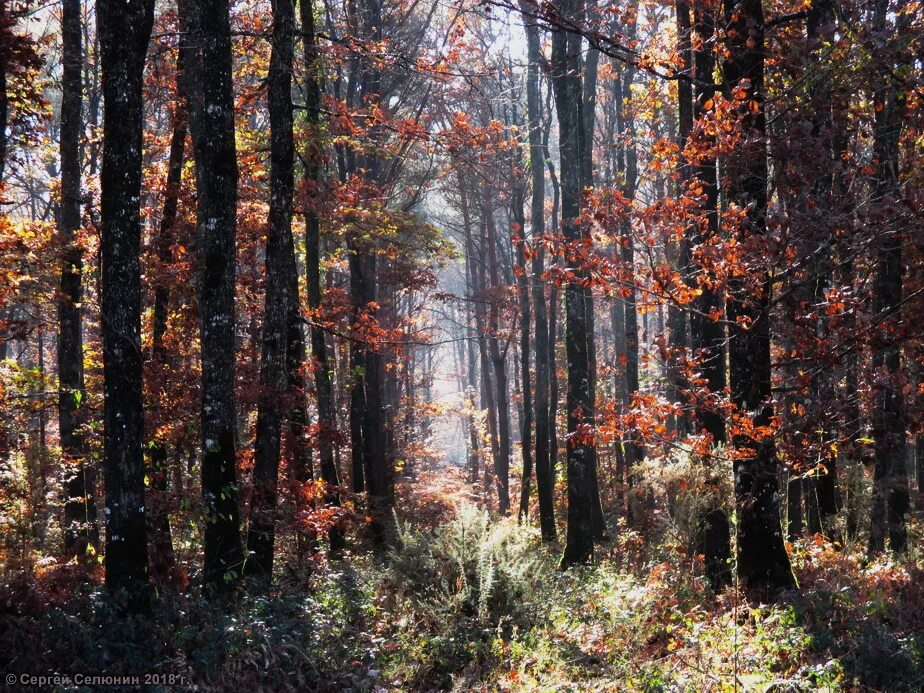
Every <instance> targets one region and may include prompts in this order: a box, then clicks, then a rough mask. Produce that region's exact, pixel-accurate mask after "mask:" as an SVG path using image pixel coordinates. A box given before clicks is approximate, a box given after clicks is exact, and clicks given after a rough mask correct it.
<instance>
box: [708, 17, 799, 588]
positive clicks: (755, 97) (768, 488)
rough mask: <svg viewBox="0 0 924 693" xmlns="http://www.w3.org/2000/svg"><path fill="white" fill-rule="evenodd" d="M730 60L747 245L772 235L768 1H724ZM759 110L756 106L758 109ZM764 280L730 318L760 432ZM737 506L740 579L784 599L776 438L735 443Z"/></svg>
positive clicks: (739, 380)
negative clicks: (765, 30) (766, 84)
mask: <svg viewBox="0 0 924 693" xmlns="http://www.w3.org/2000/svg"><path fill="white" fill-rule="evenodd" d="M723 8H724V12H725V21H726V22H727V23H728V25H729V27H730V29H731V31H729V33H728V39H727V48H728V57H727V58H726V61H725V63H724V65H723V72H724V76H725V82H726V85H727V88H728V89H729V90H731V91H744V92H745V93H746V97H745V98H744V99H742V100H739V101H738V103H739V113H740V117H741V127H742V130H743V139H744V141H743V143H742V145H741V147H740V148H739V150H738V151H736V152H735V153H734V156H730V157H729V161H728V169H729V170H728V178H729V189H730V190H729V199H730V200H731V201H733V202H735V203H736V204H738V206H739V207H741V208H742V209H745V210H747V211H746V218H745V220H744V223H743V224H742V227H741V228H739V229H738V230H737V235H738V238H739V243H740V242H744V241H745V240H746V239H750V238H760V237H763V236H764V235H765V234H766V230H767V226H766V224H767V216H766V215H767V151H766V118H765V114H764V103H763V101H764V80H763V77H764V36H763V10H762V7H761V3H760V0H743V1H742V2H740V3H738V2H736V1H735V0H724V3H723ZM752 104H756V107H755V106H753V105H752ZM754 271H755V272H761V273H762V275H761V282H760V294H759V295H756V296H753V295H746V293H745V292H746V289H745V287H744V286H743V282H742V281H741V280H740V279H733V280H730V281H729V293H730V295H729V297H728V307H727V310H728V317H729V320H730V321H732V322H734V323H736V326H735V327H734V328H733V330H732V333H731V335H730V339H729V364H730V384H731V391H732V401H733V402H734V403H735V405H737V407H738V408H739V410H740V411H741V412H742V413H750V414H753V416H754V424H755V426H769V425H770V424H771V420H772V416H773V404H772V398H771V389H770V371H771V365H770V363H771V362H770V320H769V317H770V316H769V311H770V290H771V284H770V277H769V275H768V274H767V272H766V270H761V269H755V270H754ZM733 442H734V446H735V453H736V459H735V463H734V469H735V502H736V506H737V516H738V546H737V549H738V577H739V580H740V582H741V584H742V585H743V586H744V587H745V588H746V589H748V590H766V591H768V592H771V593H773V592H776V591H777V590H781V589H790V588H794V587H795V586H796V581H795V577H794V576H793V573H792V568H791V567H790V564H789V556H788V555H787V553H786V547H785V545H784V544H783V534H782V528H781V526H780V513H779V482H778V480H777V465H776V453H775V450H774V444H773V439H772V437H764V438H762V439H759V440H754V439H752V438H750V437H745V436H743V435H738V436H735V439H734V441H733Z"/></svg>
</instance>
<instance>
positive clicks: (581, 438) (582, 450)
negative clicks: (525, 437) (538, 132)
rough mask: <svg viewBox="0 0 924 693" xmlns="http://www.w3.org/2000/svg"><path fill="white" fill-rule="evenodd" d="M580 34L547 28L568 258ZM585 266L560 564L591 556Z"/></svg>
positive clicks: (579, 108) (579, 122) (573, 354)
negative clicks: (566, 530) (550, 39)
mask: <svg viewBox="0 0 924 693" xmlns="http://www.w3.org/2000/svg"><path fill="white" fill-rule="evenodd" d="M558 11H559V12H560V13H561V14H562V16H564V17H567V18H569V19H571V20H575V19H577V18H578V16H579V14H580V12H579V7H578V5H577V3H576V2H574V0H564V1H563V2H560V3H559V5H558ZM581 43H582V40H581V36H580V34H576V33H573V32H569V31H565V30H563V29H560V28H557V29H554V30H553V31H552V61H551V62H552V64H551V71H552V74H551V80H552V88H553V90H554V92H555V106H556V111H557V113H558V123H559V132H560V133H561V135H560V142H559V152H560V157H561V166H560V169H561V215H562V222H561V224H562V230H563V231H564V235H565V240H566V241H567V242H568V243H569V244H570V245H571V246H572V248H571V250H570V252H569V255H572V256H577V257H571V258H569V260H568V261H569V264H570V263H571V261H572V260H577V261H578V262H580V259H579V257H580V256H579V247H578V246H580V245H581V242H582V240H583V239H584V238H585V236H586V229H582V228H581V224H580V220H579V213H580V197H581V184H582V182H583V172H582V159H583V157H582V153H583V151H584V146H585V145H584V137H585V133H584V120H583V99H582V87H581V72H582V65H581ZM586 279H587V271H586V270H585V269H583V268H582V267H580V266H578V267H576V269H575V270H574V277H573V278H571V279H569V280H568V282H567V284H566V287H565V312H566V330H567V336H566V349H567V362H568V396H567V407H568V409H567V411H568V436H569V440H568V447H567V449H568V532H567V540H566V545H565V551H564V554H563V556H562V566H563V567H568V566H571V565H575V564H577V563H585V562H588V561H592V560H593V557H594V526H593V524H594V522H593V504H594V489H593V478H594V477H593V463H594V454H593V451H594V439H593V426H594V411H595V408H594V392H593V374H592V370H591V363H590V354H589V351H588V345H589V342H590V340H592V339H593V335H592V334H589V329H590V326H591V325H592V324H593V323H592V321H591V320H590V319H589V316H588V315H587V311H588V308H589V307H590V305H589V302H588V300H587V296H586V294H585V291H584V285H585V283H586Z"/></svg>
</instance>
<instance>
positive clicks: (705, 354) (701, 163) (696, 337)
mask: <svg viewBox="0 0 924 693" xmlns="http://www.w3.org/2000/svg"><path fill="white" fill-rule="evenodd" d="M693 30H694V31H695V32H696V33H697V34H698V35H699V36H701V37H702V38H703V40H704V41H705V43H703V44H701V45H699V46H697V48H696V49H695V50H694V51H693V66H694V73H695V75H696V80H697V86H696V92H695V98H694V101H693V113H694V117H695V118H697V119H699V118H703V117H706V116H707V110H708V109H707V105H708V104H709V102H710V101H711V100H712V98H713V96H714V95H715V89H714V88H713V87H712V86H710V85H711V84H712V83H713V81H714V77H713V72H714V68H715V60H714V58H713V54H712V44H711V42H710V41H709V39H710V38H711V37H712V36H713V34H714V33H715V22H714V19H713V16H712V13H711V10H709V9H707V8H703V7H700V6H698V5H697V7H696V9H695V12H694V27H693ZM708 144H709V145H710V146H711V145H712V142H709V143H708ZM693 174H694V175H695V176H696V178H697V179H698V180H699V181H700V183H701V184H702V186H703V194H704V197H705V203H704V210H703V211H704V212H705V214H706V221H707V223H706V226H705V229H704V230H703V231H700V229H702V228H703V227H702V226H701V225H696V226H695V228H694V231H693V233H692V234H691V237H690V246H691V256H692V254H693V253H692V248H698V249H702V250H703V251H705V248H706V246H707V244H708V243H710V242H712V241H713V240H714V239H716V238H717V237H718V235H719V189H718V168H717V162H716V159H715V156H714V155H711V156H706V157H702V158H700V159H699V160H697V161H696V162H695V166H694V169H693ZM694 271H695V263H694ZM701 271H702V272H703V274H704V276H705V274H706V270H705V269H703V270H701ZM706 278H707V279H711V277H708V276H706ZM699 288H700V290H701V291H702V293H701V294H700V295H699V296H698V297H697V298H696V300H695V301H694V304H693V305H694V308H695V310H694V311H693V312H691V313H690V342H691V347H692V351H693V355H694V357H695V358H696V359H697V361H698V364H699V369H700V372H701V373H702V378H703V380H705V386H706V393H705V395H704V396H703V397H701V398H697V400H696V403H695V413H696V420H697V421H698V422H699V425H700V426H702V429H703V430H704V431H705V432H706V433H707V434H708V435H709V436H710V438H711V439H712V443H713V445H716V444H724V443H725V442H726V431H725V417H724V415H723V413H722V411H721V409H720V406H719V405H720V402H719V401H718V398H720V397H721V396H722V393H723V392H724V391H725V386H726V384H727V378H726V373H725V355H726V353H725V330H724V328H723V327H722V324H721V322H719V319H720V318H721V317H722V316H723V313H724V311H723V310H722V309H723V296H722V294H721V293H720V291H719V290H717V289H716V288H715V283H714V282H712V281H706V282H704V283H701V284H700V286H699ZM703 523H704V527H709V528H712V533H713V534H714V536H717V537H725V536H729V537H730V536H731V522H730V521H729V518H728V515H727V514H726V513H725V511H724V510H722V509H721V508H720V507H712V508H708V509H707V510H706V512H705V515H704V517H703ZM708 534H709V532H708V531H706V530H705V529H704V535H703V539H704V542H705V543H704V545H703V549H704V554H705V556H704V557H705V563H706V575H707V576H708V578H709V581H710V583H711V584H712V586H713V588H714V589H717V590H718V589H721V588H723V587H724V586H726V585H729V584H731V581H732V575H731V568H730V561H729V559H730V558H731V544H730V542H726V541H724V539H723V540H719V541H715V542H708V541H705V540H706V539H707V535H708Z"/></svg>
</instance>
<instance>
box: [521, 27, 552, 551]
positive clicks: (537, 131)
mask: <svg viewBox="0 0 924 693" xmlns="http://www.w3.org/2000/svg"><path fill="white" fill-rule="evenodd" d="M524 23H525V29H526V45H527V60H528V61H529V64H528V66H527V68H526V71H527V72H526V116H527V120H528V121H529V122H528V125H529V140H528V141H529V171H530V179H531V181H532V197H531V198H530V222H529V223H530V231H531V234H532V242H533V247H532V253H533V256H532V282H533V283H532V293H533V312H534V314H535V325H536V328H535V340H534V341H535V344H536V369H535V370H536V378H535V380H536V400H535V407H534V410H535V418H536V450H535V466H536V492H537V495H538V496H539V528H540V531H541V533H542V538H543V540H545V541H554V540H555V534H556V531H555V504H554V501H555V499H554V488H553V485H554V481H553V479H552V467H551V456H550V452H551V451H550V449H549V448H550V445H551V439H552V435H551V428H552V426H554V423H553V422H552V421H551V420H550V412H549V385H550V382H549V379H550V372H549V371H550V366H549V324H548V316H547V313H546V303H545V282H544V281H543V278H542V275H543V273H544V271H545V246H544V245H543V242H544V238H543V237H544V236H545V169H544V162H543V159H544V158H545V151H544V147H543V144H542V132H541V127H542V122H541V114H540V109H541V103H540V93H539V65H540V61H541V60H542V48H541V46H540V40H539V27H538V26H537V25H536V23H535V22H533V21H529V20H528V19H526V18H525V17H524Z"/></svg>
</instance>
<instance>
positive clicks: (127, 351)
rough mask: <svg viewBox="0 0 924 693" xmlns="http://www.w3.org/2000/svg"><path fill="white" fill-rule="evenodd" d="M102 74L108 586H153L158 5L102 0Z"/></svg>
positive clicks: (99, 6)
mask: <svg viewBox="0 0 924 693" xmlns="http://www.w3.org/2000/svg"><path fill="white" fill-rule="evenodd" d="M96 9H97V18H96V21H97V32H98V34H99V40H100V51H101V58H102V68H103V104H104V106H103V108H104V118H103V141H104V150H103V166H102V173H101V178H100V184H101V188H102V195H101V207H102V215H101V223H102V240H101V247H100V255H101V262H102V328H103V381H104V405H103V425H104V437H103V468H104V473H105V483H106V509H105V515H106V586H107V588H109V589H110V590H116V589H120V588H128V589H132V590H133V589H135V588H136V587H137V586H138V585H140V584H144V583H146V582H147V578H148V545H147V535H146V527H145V512H144V510H145V509H144V460H143V455H142V445H143V440H144V418H143V410H142V391H141V383H142V363H141V272H140V267H139V251H140V244H141V216H140V209H139V200H140V197H141V135H142V128H143V115H144V110H143V101H142V86H143V80H144V63H145V57H146V55H147V50H148V42H149V40H150V37H151V27H152V24H153V20H154V1H153V0H144V1H141V0H139V1H138V2H133V3H130V4H126V3H124V2H120V1H119V0H100V2H99V3H97V6H96Z"/></svg>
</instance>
